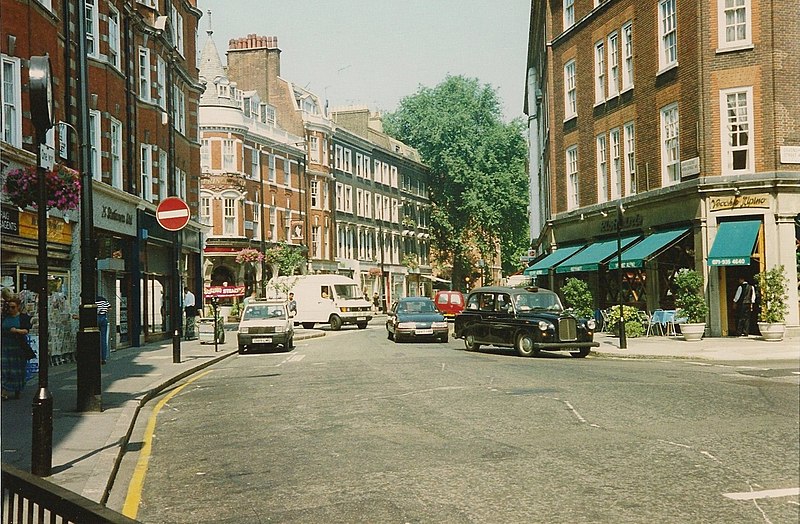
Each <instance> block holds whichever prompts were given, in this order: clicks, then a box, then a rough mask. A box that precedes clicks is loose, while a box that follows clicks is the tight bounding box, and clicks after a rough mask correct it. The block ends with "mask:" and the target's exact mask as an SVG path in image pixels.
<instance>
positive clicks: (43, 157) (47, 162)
mask: <svg viewBox="0 0 800 524" xmlns="http://www.w3.org/2000/svg"><path fill="white" fill-rule="evenodd" d="M55 165H56V149H55V148H54V147H52V146H48V145H47V144H39V167H41V168H42V169H44V170H46V171H50V170H51V169H53V167H54V166H55Z"/></svg>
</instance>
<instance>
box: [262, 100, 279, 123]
mask: <svg viewBox="0 0 800 524" xmlns="http://www.w3.org/2000/svg"><path fill="white" fill-rule="evenodd" d="M263 106H264V117H263V118H262V121H263V122H264V123H265V124H267V125H270V126H273V127H275V126H276V125H278V120H277V116H276V113H275V108H274V107H272V106H271V105H269V104H263Z"/></svg>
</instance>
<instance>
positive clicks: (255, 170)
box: [250, 147, 261, 180]
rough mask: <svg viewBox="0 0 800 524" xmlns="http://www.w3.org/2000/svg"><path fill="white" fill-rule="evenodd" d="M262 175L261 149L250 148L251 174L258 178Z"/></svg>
mask: <svg viewBox="0 0 800 524" xmlns="http://www.w3.org/2000/svg"><path fill="white" fill-rule="evenodd" d="M260 175H261V151H259V150H258V148H257V147H254V148H253V149H251V150H250V176H251V177H252V178H254V179H256V180H258V179H259V177H260Z"/></svg>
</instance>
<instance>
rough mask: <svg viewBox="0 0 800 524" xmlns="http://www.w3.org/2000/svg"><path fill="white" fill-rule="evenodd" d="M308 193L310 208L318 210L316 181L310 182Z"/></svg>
mask: <svg viewBox="0 0 800 524" xmlns="http://www.w3.org/2000/svg"><path fill="white" fill-rule="evenodd" d="M310 193H311V207H313V208H314V209H319V182H318V181H317V180H312V181H311V186H310Z"/></svg>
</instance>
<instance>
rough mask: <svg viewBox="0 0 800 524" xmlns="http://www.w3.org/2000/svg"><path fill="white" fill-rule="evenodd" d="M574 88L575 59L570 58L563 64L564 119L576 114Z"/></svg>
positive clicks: (576, 101) (576, 104)
mask: <svg viewBox="0 0 800 524" xmlns="http://www.w3.org/2000/svg"><path fill="white" fill-rule="evenodd" d="M575 89H576V87H575V60H570V61H569V62H567V64H566V65H565V66H564V120H569V119H570V118H572V117H574V116H577V115H578V100H577V97H576V91H575Z"/></svg>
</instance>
